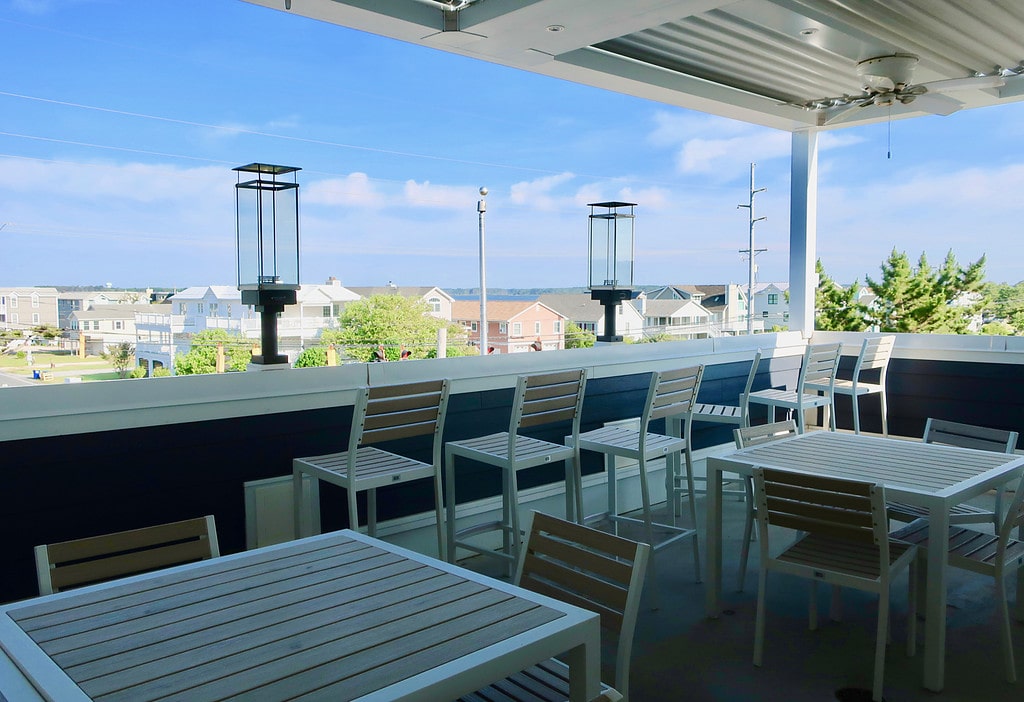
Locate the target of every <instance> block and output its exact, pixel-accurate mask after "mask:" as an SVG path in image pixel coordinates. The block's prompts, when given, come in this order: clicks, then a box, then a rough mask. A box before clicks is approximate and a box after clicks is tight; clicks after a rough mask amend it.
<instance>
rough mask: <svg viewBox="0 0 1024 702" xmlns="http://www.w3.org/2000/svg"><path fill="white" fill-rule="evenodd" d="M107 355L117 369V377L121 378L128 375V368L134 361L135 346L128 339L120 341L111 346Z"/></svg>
mask: <svg viewBox="0 0 1024 702" xmlns="http://www.w3.org/2000/svg"><path fill="white" fill-rule="evenodd" d="M107 357H108V359H109V360H110V364H111V365H112V366H114V370H116V371H117V377H118V378H121V379H122V380H123V379H125V378H127V377H128V368H129V367H130V366H131V365H132V364H133V363H135V346H133V345H132V343H131V342H129V341H122V342H120V343H118V344H117V345H115V346H114V347H113V349H112V350H111V351H110V352H109V353H108V355H107Z"/></svg>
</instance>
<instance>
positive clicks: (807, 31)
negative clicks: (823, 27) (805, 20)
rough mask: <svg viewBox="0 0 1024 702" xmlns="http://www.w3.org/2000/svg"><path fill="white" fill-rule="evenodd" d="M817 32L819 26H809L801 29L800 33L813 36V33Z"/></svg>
mask: <svg viewBox="0 0 1024 702" xmlns="http://www.w3.org/2000/svg"><path fill="white" fill-rule="evenodd" d="M817 33H818V28H817V27H808V28H807V29H801V30H800V35H801V36H805V37H809V36H813V35H815V34H817Z"/></svg>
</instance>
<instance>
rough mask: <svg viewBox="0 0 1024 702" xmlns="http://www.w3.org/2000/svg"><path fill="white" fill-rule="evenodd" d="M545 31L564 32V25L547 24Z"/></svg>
mask: <svg viewBox="0 0 1024 702" xmlns="http://www.w3.org/2000/svg"><path fill="white" fill-rule="evenodd" d="M547 30H548V31H549V32H564V31H565V25H564V24H549V25H548V27H547Z"/></svg>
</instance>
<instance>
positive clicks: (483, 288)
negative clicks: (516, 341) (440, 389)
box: [476, 188, 487, 356]
mask: <svg viewBox="0 0 1024 702" xmlns="http://www.w3.org/2000/svg"><path fill="white" fill-rule="evenodd" d="M485 197H487V188H480V199H479V200H478V201H477V203H476V211H477V213H478V214H479V219H480V355H481V356H486V355H487V255H486V253H485V250H484V242H485V237H484V213H485V212H487V200H485V199H484V198H485Z"/></svg>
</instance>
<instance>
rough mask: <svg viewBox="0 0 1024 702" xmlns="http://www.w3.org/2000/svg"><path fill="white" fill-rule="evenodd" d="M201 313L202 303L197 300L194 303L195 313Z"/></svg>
mask: <svg viewBox="0 0 1024 702" xmlns="http://www.w3.org/2000/svg"><path fill="white" fill-rule="evenodd" d="M202 313H203V303H201V302H197V303H196V314H202Z"/></svg>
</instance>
